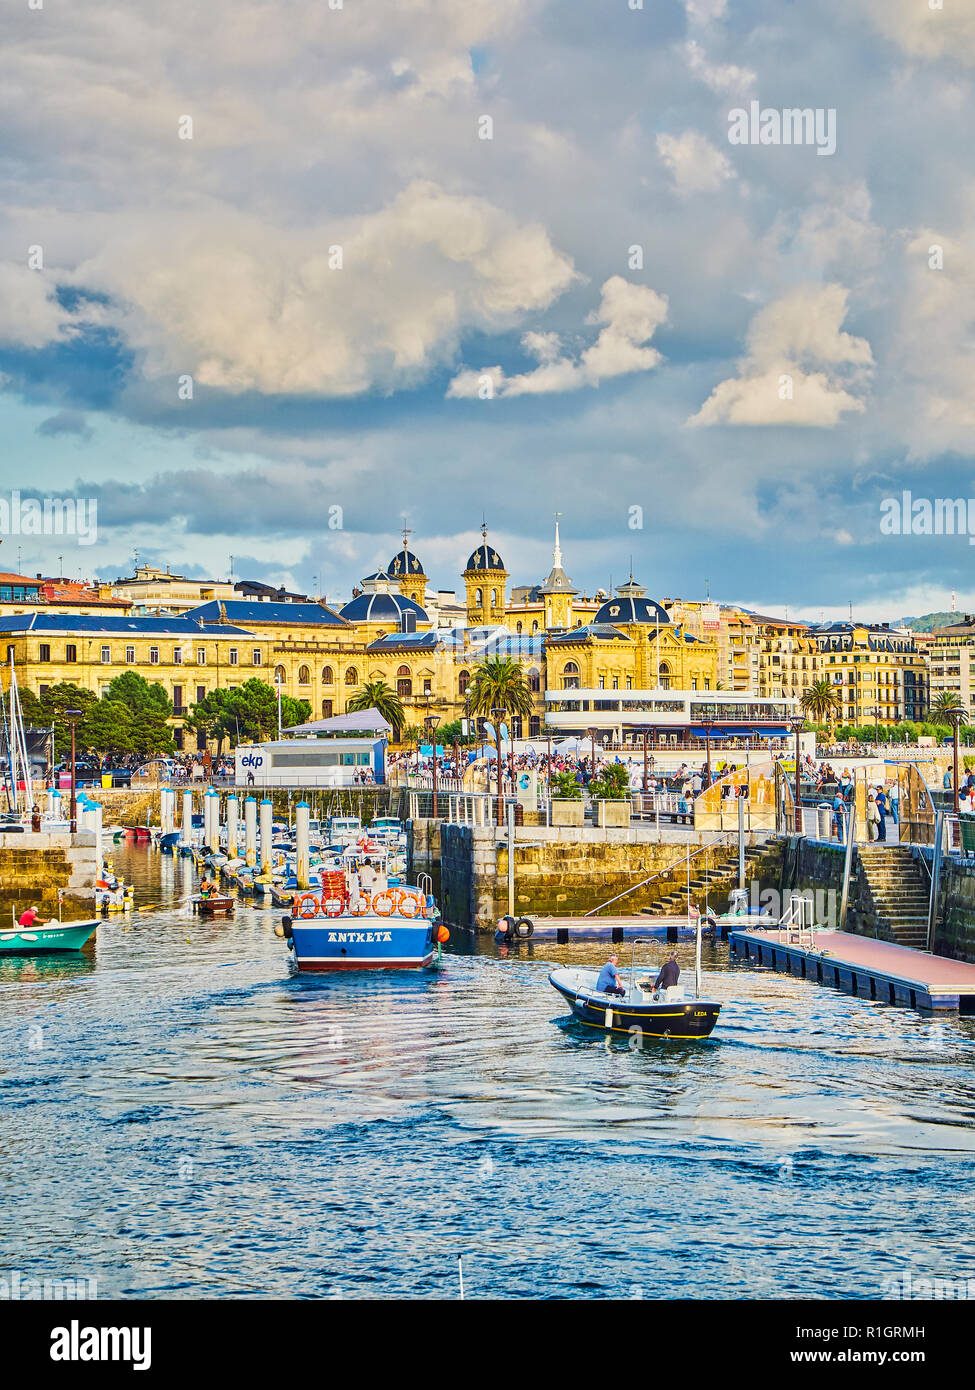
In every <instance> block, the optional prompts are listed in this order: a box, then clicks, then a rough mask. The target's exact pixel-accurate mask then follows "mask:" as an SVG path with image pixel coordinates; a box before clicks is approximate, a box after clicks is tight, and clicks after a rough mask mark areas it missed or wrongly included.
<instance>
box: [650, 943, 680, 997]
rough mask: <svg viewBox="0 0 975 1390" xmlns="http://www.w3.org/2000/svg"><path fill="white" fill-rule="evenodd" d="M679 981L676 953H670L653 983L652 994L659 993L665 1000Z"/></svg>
mask: <svg viewBox="0 0 975 1390" xmlns="http://www.w3.org/2000/svg"><path fill="white" fill-rule="evenodd" d="M679 979H680V966H679V965H678V964H677V952H676V951H671V953H670V955H669V956H668V957H667V959H666V960H665V961H664V963H663V965H662V966H661V967H660V970H659V972H658V974H657V978H656V979H655V980H654V982H653V988H654V993H657V992H658V991H659V993H660V994H661V996H662V997H663V998H664V999H666V998H667V997H668V995H669V993H670V990H671V989H672V988H673V987H674V985H676V983H677V981H678V980H679Z"/></svg>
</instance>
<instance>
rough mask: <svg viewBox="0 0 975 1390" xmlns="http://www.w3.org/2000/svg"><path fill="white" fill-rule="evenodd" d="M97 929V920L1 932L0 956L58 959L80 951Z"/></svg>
mask: <svg viewBox="0 0 975 1390" xmlns="http://www.w3.org/2000/svg"><path fill="white" fill-rule="evenodd" d="M97 930H98V919H97V917H96V918H94V919H91V920H88V921H85V922H45V923H44V924H43V926H35V927H14V928H8V929H7V930H6V931H0V956H56V955H61V954H63V953H66V952H69V951H80V950H81V948H82V946H84V945H85V944H86V942H88V941H90V940H91V938H92V937H93V936H94V935H95V932H96V931H97Z"/></svg>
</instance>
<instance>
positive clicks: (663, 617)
mask: <svg viewBox="0 0 975 1390" xmlns="http://www.w3.org/2000/svg"><path fill="white" fill-rule="evenodd" d="M342 614H343V617H344V616H345V609H344V608H343V609H342ZM590 621H591V622H592V623H594V624H595V623H615V624H616V625H617V626H619V624H620V623H623V624H624V625H625V624H626V623H653V624H654V625H656V624H657V623H660V624H661V626H662V625H663V624H664V623H669V622H670V614H669V613H668V612H667V610H666V608H661V606H660V604H659V603H654V601H653V599H652V598H633V597H629V598H611V599H607V600H606V602H605V603H604V604H603V606H602V608H600V609H599V611H598V612H597V613H596V614H595V616H594V617H593V618H591V619H590Z"/></svg>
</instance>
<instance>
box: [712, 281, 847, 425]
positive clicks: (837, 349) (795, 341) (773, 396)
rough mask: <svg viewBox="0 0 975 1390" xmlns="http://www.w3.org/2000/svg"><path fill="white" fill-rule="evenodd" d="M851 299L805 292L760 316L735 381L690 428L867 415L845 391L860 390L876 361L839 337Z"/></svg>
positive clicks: (829, 421) (830, 290)
mask: <svg viewBox="0 0 975 1390" xmlns="http://www.w3.org/2000/svg"><path fill="white" fill-rule="evenodd" d="M848 293H849V292H848V291H847V290H846V289H845V288H844V287H843V286H842V285H835V284H834V285H815V286H803V287H801V288H799V289H796V290H793V291H792V292H791V293H790V294H787V295H785V296H783V297H782V298H781V299H777V300H776V301H775V302H774V303H772V304H769V305H767V306H766V307H765V308H764V309H761V310H760V311H759V312H758V313H757V314H756V315H755V317H754V318H753V319H752V322H751V324H750V325H749V329H748V337H747V343H748V354H747V356H746V357H745V358H744V359H743V361H742V362H741V364H740V366H739V372H738V375H737V376H736V377H731V378H729V379H728V380H726V381H722V382H721V383H719V385H718V386H716V387H715V388H714V390H713V391H712V392H711V395H710V396H709V398H708V399H707V400H706V401H705V402H704V404H703V405H702V406H701V408H700V410H699V411H698V412H697V414H696V415H694V416H692V417H691V419H690V420H689V421H688V424H694V425H717V424H728V425H807V426H808V425H819V426H826V427H828V426H832V425H835V424H837V423H838V421H839V420H840V419H841V418H842V416H843V415H845V414H847V413H849V412H854V413H859V412H862V411H863V409H864V404H863V401H862V400H861V399H860V398H859V397H858V396H854V395H852V394H851V393H850V392H849V391H848V390H847V389H846V387H847V385H857V384H859V382H860V381H861V379H862V377H863V374H864V372H865V371H866V370H867V369H869V367H870V366H871V365H872V364H873V354H872V353H871V351H870V344H869V343H868V342H867V341H866V339H865V338H854V337H853V336H852V335H851V334H849V333H844V332H843V331H842V327H841V325H842V323H843V320H844V318H845V317H846V308H847V297H848ZM844 370H845V373H846V374H845V376H844V375H841V374H842V373H843V372H844Z"/></svg>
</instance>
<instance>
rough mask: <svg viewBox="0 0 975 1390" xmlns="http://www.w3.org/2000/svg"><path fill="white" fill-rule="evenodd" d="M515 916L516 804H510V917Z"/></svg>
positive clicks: (511, 802) (510, 802)
mask: <svg viewBox="0 0 975 1390" xmlns="http://www.w3.org/2000/svg"><path fill="white" fill-rule="evenodd" d="M514 915H515V803H514V802H513V801H509V802H508V916H509V917H513V916H514Z"/></svg>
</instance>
